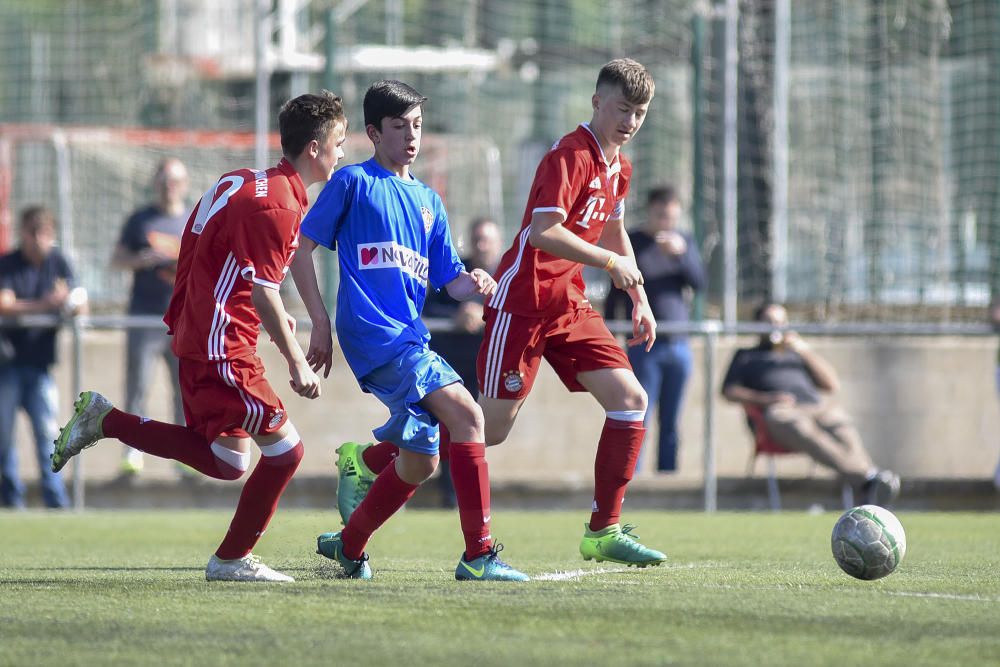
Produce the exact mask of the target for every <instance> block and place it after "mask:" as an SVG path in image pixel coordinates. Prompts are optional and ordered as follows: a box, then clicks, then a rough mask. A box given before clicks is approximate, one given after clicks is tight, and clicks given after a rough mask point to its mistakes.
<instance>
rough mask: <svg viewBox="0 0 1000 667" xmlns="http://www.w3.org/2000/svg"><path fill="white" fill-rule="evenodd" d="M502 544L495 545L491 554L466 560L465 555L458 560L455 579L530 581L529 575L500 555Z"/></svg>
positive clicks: (490, 551)
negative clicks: (516, 568) (509, 563)
mask: <svg viewBox="0 0 1000 667" xmlns="http://www.w3.org/2000/svg"><path fill="white" fill-rule="evenodd" d="M501 551H503V545H502V544H494V545H493V547H492V548H491V549H490V550H489V552H487V553H485V554H483V555H482V556H480V557H479V558H473V559H472V560H465V554H462V557H461V558H460V559H459V560H458V567H456V568H455V578H456V579H458V580H459V581H528V575H526V574H525V573H523V572H518V571H517V570H515V569H514V568H512V567H511V566H510V565H508V564H507V563H505V562H503V561H502V560H500V556H499V555H498V554H499V553H500V552H501Z"/></svg>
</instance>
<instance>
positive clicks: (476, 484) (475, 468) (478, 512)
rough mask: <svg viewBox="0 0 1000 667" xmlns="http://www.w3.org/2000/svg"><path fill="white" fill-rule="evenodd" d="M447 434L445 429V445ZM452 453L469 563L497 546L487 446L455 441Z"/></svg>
mask: <svg viewBox="0 0 1000 667" xmlns="http://www.w3.org/2000/svg"><path fill="white" fill-rule="evenodd" d="M444 434H445V431H444V429H442V431H441V441H442V443H443V442H444ZM450 450H451V464H450V465H451V481H452V484H454V486H455V499H456V501H457V503H458V518H459V521H461V523H462V535H463V536H464V537H465V560H472V559H473V558H479V557H480V556H482V555H484V554H486V553H487V552H488V551H489V550H490V547H492V546H493V539H492V536H491V535H490V473H489V466H488V465H487V464H486V445H485V444H484V443H482V442H453V443H451V446H450Z"/></svg>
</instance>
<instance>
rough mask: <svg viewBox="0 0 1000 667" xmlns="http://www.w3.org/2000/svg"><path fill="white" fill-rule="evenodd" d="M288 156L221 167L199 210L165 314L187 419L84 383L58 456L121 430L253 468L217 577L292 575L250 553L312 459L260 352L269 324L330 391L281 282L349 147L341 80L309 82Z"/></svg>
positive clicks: (224, 464) (217, 557)
mask: <svg viewBox="0 0 1000 667" xmlns="http://www.w3.org/2000/svg"><path fill="white" fill-rule="evenodd" d="M278 126H279V131H280V134H281V149H282V153H283V154H284V157H283V158H282V159H281V161H280V162H279V163H278V164H277V166H275V167H272V168H271V169H268V170H267V171H260V170H256V169H240V170H238V171H233V172H230V173H228V174H225V175H223V176H222V178H221V179H219V182H218V183H217V184H216V185H214V186H213V187H212V188H211V189H209V190H208V192H206V193H205V195H204V196H203V197H202V199H201V202H200V203H199V204H198V206H197V207H195V210H194V211H193V212H192V213H191V216H190V218H189V219H188V222H187V225H186V227H185V229H184V235H183V237H182V241H181V250H180V257H179V259H178V265H177V279H176V282H175V284H174V293H173V297H172V298H171V301H170V306H169V308H168V309H167V314H166V316H165V317H164V321H165V322H166V324H167V327H168V328H169V330H170V334H171V335H172V336H173V345H172V347H173V351H174V354H176V355H177V357H178V358H179V359H180V385H181V393H182V396H183V399H184V415H185V419H186V421H187V426H177V425H174V424H166V423H163V422H157V421H153V420H150V419H147V418H145V417H140V416H138V415H132V414H129V413H126V412H122V411H120V410H117V409H115V408H114V406H112V405H111V403H110V402H109V401H108V400H107V399H106V398H105V397H104V396H102V395H100V394H98V393H97V392H93V391H85V392H83V393H82V394H80V399H79V400H78V401H77V402H76V405H75V410H74V414H73V417H72V418H70V420H69V422H67V424H66V426H65V427H64V428H63V429H62V430H61V431H60V434H59V438H58V439H57V440H56V449H55V453H54V454H53V456H52V469H53V470H59V469H61V468H62V467H63V466H64V465H66V462H67V461H68V460H69V459H70V458H71V457H72V456H74V455H75V454H77V453H79V452H80V451H82V450H83V449H85V448H87V447H90V446H92V445H94V444H96V443H97V441H98V440H100V439H101V438H117V439H119V440H121V441H122V442H124V443H125V444H127V445H130V446H132V447H134V448H136V449H139V450H141V451H144V452H146V453H148V454H153V455H154V456H160V457H162V458H168V459H175V460H177V461H180V462H181V463H184V464H187V465H189V466H191V467H192V468H194V469H195V470H198V471H199V472H201V473H203V474H205V475H207V476H209V477H213V478H216V479H224V480H235V479H239V478H240V477H242V476H243V473H245V472H246V471H247V469H248V468H249V466H250V443H251V442H255V443H256V444H257V446H258V447H259V448H260V451H261V459H260V462H259V463H258V464H257V467H256V468H255V469H254V471H253V473H252V474H251V475H250V477H249V478H248V479H247V482H246V484H245V485H244V487H243V492H242V494H241V496H240V500H239V504H238V505H237V507H236V514H235V516H234V517H233V520H232V523H231V524H230V526H229V532H228V533H227V534H226V537H225V539H224V540H223V541H222V544H221V545H220V546H219V548H218V549H217V550H216V552H215V553H214V554H213V555H212V557H211V558H210V559H209V562H208V566H207V567H206V569H205V577H206V579H208V580H209V581H214V580H228V581H292V578H291V577H289V576H287V575H284V574H281V573H280V572H276V571H274V570H272V569H271V568H269V567H267V566H266V565H264V564H263V563H261V562H260V559H258V558H257V557H256V556H254V555H253V554H252V553H250V551H251V549H252V548H253V546H254V545H255V544H256V543H257V540H258V539H259V538H260V536H261V535H262V534H263V533H264V530H265V529H266V528H267V525H268V523H269V522H270V520H271V517H272V516H273V515H274V512H275V510H276V509H277V506H278V499H279V498H280V496H281V494H282V492H283V491H284V489H285V487H286V486H287V485H288V482H289V481H290V480H291V478H292V475H293V474H294V473H295V470H296V468H298V465H299V461H301V459H302V451H303V448H302V441H301V440H300V438H299V435H298V432H297V431H296V430H295V427H294V426H293V425H292V424H291V422H290V421H289V420H288V416H287V414H286V412H285V409H284V406H283V405H282V403H281V400H280V399H279V398H278V396H277V395H276V394H275V393H274V390H273V389H272V388H271V386H270V385H269V384H268V382H267V380H266V379H265V378H264V366H263V364H262V363H261V360H260V359H259V358H258V357H257V354H256V349H257V336H258V329H259V326H260V325H263V326H264V329H265V330H266V331H267V333H268V334H269V335H270V336H271V338H272V340H274V342H275V344H276V345H277V346H278V349H279V350H280V351H281V354H282V356H283V357H284V358H285V360H286V361H287V362H288V373H289V375H290V376H291V379H290V382H289V383H290V384H291V386H292V389H293V390H294V391H295V393H297V394H299V395H300V396H305V397H306V398H316V397H318V396H319V394H320V385H319V382H320V381H319V377H318V376H317V375H316V374H315V373H314V372H313V371H312V369H311V368H310V367H309V363H308V362H307V361H306V357H305V354H304V353H303V351H302V348H301V347H299V344H298V342H297V341H296V340H295V336H294V325H295V321H294V320H293V319H292V318H291V317H289V315H288V314H287V313H286V312H285V308H284V305H283V304H282V301H281V296H280V294H279V293H278V287H279V285H280V283H281V281H282V279H283V278H284V275H285V273H286V272H287V271H288V266H289V264H290V263H291V260H292V256H293V255H294V254H295V249H296V248H297V247H298V242H299V224H300V223H301V221H302V216H303V214H304V212H305V208H306V206H307V204H308V199H307V198H306V187H307V186H309V185H311V184H313V183H325V182H326V181H327V180H329V179H330V176H331V175H332V173H333V169H334V167H335V166H336V165H337V161H338V160H339V159H340V158H341V157H343V149H342V148H341V146H342V145H343V143H344V136H345V132H346V130H347V119H346V117H345V116H344V108H343V103H342V101H341V99H340V98H339V97H337V96H335V95H333V94H332V93H329V92H325V91H324V92H323V93H322V94H320V95H311V94H309V95H301V96H299V97H296V98H295V99H293V100H290V101H289V102H287V103H286V104H285V105H284V106H283V107H282V109H281V112H280V113H279V115H278Z"/></svg>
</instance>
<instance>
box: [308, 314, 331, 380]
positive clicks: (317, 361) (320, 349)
mask: <svg viewBox="0 0 1000 667" xmlns="http://www.w3.org/2000/svg"><path fill="white" fill-rule="evenodd" d="M306 362H307V363H308V364H309V367H310V368H311V369H312V370H313V371H315V372H316V373H319V372H320V369H323V377H325V378H327V377H330V368H331V367H332V366H333V331H332V329H331V327H330V320H321V321H319V322H313V328H312V333H310V334H309V350H308V351H307V352H306Z"/></svg>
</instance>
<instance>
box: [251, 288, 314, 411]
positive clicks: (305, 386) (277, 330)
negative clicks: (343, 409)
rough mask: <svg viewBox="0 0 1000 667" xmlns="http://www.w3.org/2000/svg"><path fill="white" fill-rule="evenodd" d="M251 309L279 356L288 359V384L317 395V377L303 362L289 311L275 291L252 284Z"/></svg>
mask: <svg viewBox="0 0 1000 667" xmlns="http://www.w3.org/2000/svg"><path fill="white" fill-rule="evenodd" d="M250 298H251V300H252V301H253V306H254V308H256V309H257V314H258V315H259V316H260V322H261V324H262V325H263V326H264V330H265V331H267V333H268V335H270V336H271V340H273V341H274V344H275V345H277V346H278V351H279V352H281V356H283V357H284V358H285V361H287V362H288V374H289V375H290V376H291V380H290V381H289V384H290V385H291V386H292V390H294V391H295V393H296V394H298V395H299V396H304V397H305V398H318V397H319V394H320V386H319V376H318V375H316V373H314V372H313V370H312V369H311V368H310V367H309V363H308V362H307V361H306V355H305V354H303V353H302V348H301V347H299V343H298V341H297V340H295V336H294V334H293V333H292V330H291V327H289V326H288V313H287V312H286V311H285V306H284V304H283V303H282V302H281V295H280V294H278V290H276V289H274V288H271V287H264V286H263V285H258V284H256V283H255V284H254V286H253V288H252V291H251V293H250Z"/></svg>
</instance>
